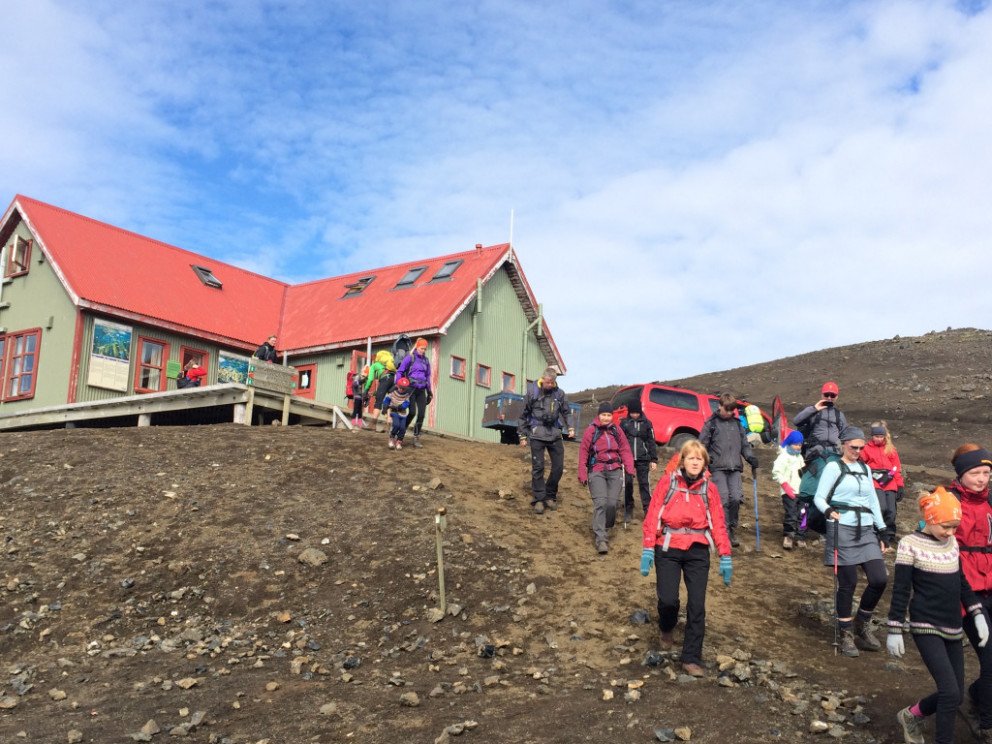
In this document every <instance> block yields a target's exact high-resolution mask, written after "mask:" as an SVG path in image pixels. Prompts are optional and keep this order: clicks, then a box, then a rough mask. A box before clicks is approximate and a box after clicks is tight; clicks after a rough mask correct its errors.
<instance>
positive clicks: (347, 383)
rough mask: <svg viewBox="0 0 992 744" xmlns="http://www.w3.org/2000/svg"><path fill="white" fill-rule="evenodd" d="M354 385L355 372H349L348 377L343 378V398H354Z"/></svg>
mask: <svg viewBox="0 0 992 744" xmlns="http://www.w3.org/2000/svg"><path fill="white" fill-rule="evenodd" d="M354 384H355V372H354V370H351V371H349V372H348V376H347V377H345V378H344V397H345V398H347V399H348V400H351V399H352V398H353V397H355V396H354V393H353V392H352V390H353V388H354Z"/></svg>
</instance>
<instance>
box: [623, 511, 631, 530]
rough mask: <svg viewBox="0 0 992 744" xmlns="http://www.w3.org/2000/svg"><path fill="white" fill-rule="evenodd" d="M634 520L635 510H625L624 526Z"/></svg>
mask: <svg viewBox="0 0 992 744" xmlns="http://www.w3.org/2000/svg"><path fill="white" fill-rule="evenodd" d="M633 521H634V510H633V509H630V510H629V511H628V510H625V511H624V513H623V526H624V527H626V526H627V524H628V523H629V522H633Z"/></svg>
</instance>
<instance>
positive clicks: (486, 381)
mask: <svg viewBox="0 0 992 744" xmlns="http://www.w3.org/2000/svg"><path fill="white" fill-rule="evenodd" d="M475 384H476V385H481V386H482V387H492V384H493V368H492V367H487V366H486V365H485V364H477V365H475Z"/></svg>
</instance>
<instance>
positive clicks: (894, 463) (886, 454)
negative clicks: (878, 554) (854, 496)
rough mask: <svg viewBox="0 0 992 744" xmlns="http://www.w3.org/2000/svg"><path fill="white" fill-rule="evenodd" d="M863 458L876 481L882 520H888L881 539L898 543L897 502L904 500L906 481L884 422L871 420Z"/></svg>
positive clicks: (887, 542) (892, 543) (862, 454)
mask: <svg viewBox="0 0 992 744" xmlns="http://www.w3.org/2000/svg"><path fill="white" fill-rule="evenodd" d="M861 461H862V462H864V463H865V465H867V466H868V467H869V468H871V477H872V479H873V480H874V481H875V493H876V494H877V495H878V505H879V506H880V507H881V509H882V519H883V520H884V521H885V531H884V532H883V533H882V534H881V536H880V537H881V538H882V542H884V543H885V544H886V545H888V546H891V545H895V544H896V504H898V503H899V502H900V501H902V496H903V488H904V486H905V485H906V484H905V482H904V481H903V479H902V463H901V462H899V453H898V452H896V446H895V445H894V444H892V434H891V433H889V427H888V426H887V425H886V423H885V422H884V421H873V422H872V424H871V439H870V440H868V442H867V443H866V444H865V448H864V449H863V450H861ZM886 550H887V551H888V550H891V548H886Z"/></svg>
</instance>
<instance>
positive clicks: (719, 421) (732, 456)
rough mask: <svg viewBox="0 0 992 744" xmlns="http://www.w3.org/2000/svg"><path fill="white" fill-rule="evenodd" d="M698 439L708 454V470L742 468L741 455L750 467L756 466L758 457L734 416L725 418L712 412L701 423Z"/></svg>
mask: <svg viewBox="0 0 992 744" xmlns="http://www.w3.org/2000/svg"><path fill="white" fill-rule="evenodd" d="M699 441H700V442H701V443H702V445H703V446H704V447H705V448H706V451H707V452H708V453H709V455H710V470H743V469H744V466H743V465H742V464H741V458H742V457H743V458H744V459H745V460H747V461H748V464H750V465H751V467H753V468H756V467H758V458H757V457H756V456H755V454H754V452H753V451H752V450H751V443H750V442H749V441H747V434H746V433H745V432H744V428H743V427H742V426H741V423H740V421H738V420H737V417H736V416H732V417H731V418H729V419H725V418H722V417H721V416H720V414H718V413H714V414H713V415H712V416H710V417H709V418H708V419H706V423H704V424H703V430H702V431H701V432H700V433H699Z"/></svg>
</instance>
